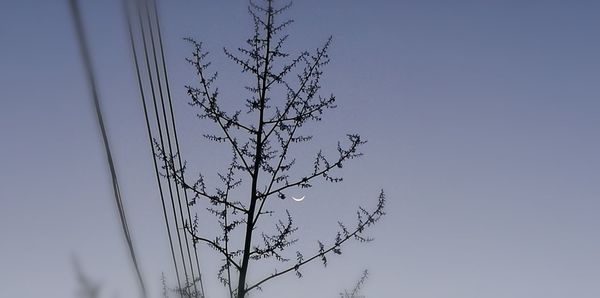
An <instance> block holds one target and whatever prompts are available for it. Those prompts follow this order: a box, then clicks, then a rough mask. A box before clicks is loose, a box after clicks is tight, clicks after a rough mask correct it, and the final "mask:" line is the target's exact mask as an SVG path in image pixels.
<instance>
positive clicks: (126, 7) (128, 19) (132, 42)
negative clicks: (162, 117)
mask: <svg viewBox="0 0 600 298" xmlns="http://www.w3.org/2000/svg"><path fill="white" fill-rule="evenodd" d="M122 2H123V7H124V11H125V17H126V22H127V29H128V33H129V41H130V46H131V52H132V54H133V60H134V64H135V69H136V75H137V81H138V87H139V92H140V99H141V102H142V106H143V110H144V119H145V122H146V129H147V133H148V139H149V144H150V148H151V152H152V160H153V164H154V172H155V175H156V181H157V185H158V190H159V193H160V200H161V204H162V211H163V216H164V221H165V226H166V230H167V235H168V239H169V246H170V250H171V256H172V259H173V266H174V268H175V275H176V278H177V284H178V286H179V287H180V288H181V287H182V284H181V278H180V272H179V267H178V264H177V258H176V256H175V249H174V245H173V239H172V236H171V227H170V224H169V217H168V214H167V208H166V203H165V197H164V191H163V188H162V183H161V179H160V171H159V168H158V164H157V161H156V151H155V149H154V145H153V142H154V137H153V135H152V128H151V125H150V120H149V115H148V107H147V104H146V96H145V92H144V86H143V83H142V76H141V70H140V63H139V58H138V55H137V49H136V45H135V38H134V36H133V28H132V27H133V26H132V22H131V16H130V14H131V12H130V10H129V5H128V1H127V0H123V1H122ZM140 30H143V28H140ZM142 34H143V32H142ZM143 42H144V47H145V40H143ZM146 62H148V60H147V59H146ZM150 84H151V85H152V78H151V77H150ZM152 93H154V89H152ZM159 125H160V124H159Z"/></svg>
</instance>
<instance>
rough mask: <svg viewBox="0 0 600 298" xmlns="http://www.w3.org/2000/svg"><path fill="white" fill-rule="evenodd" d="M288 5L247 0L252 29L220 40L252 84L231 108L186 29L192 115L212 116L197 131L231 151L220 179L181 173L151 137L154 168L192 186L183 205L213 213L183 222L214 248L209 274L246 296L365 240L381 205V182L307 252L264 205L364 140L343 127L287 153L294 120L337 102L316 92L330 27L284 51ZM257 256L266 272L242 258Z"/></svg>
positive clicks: (327, 176) (283, 215)
mask: <svg viewBox="0 0 600 298" xmlns="http://www.w3.org/2000/svg"><path fill="white" fill-rule="evenodd" d="M290 5H291V3H290V4H287V5H284V6H280V7H276V5H274V1H273V0H265V1H263V2H262V3H261V4H257V3H255V2H252V1H250V4H249V9H248V11H249V14H250V16H251V18H252V20H253V25H254V33H253V35H252V36H250V38H249V39H248V40H247V41H246V44H245V46H244V47H240V48H239V49H237V51H231V50H228V49H224V54H225V56H226V57H227V58H228V59H229V60H230V61H232V62H234V63H235V64H237V65H239V67H240V68H241V71H242V72H243V73H245V74H248V75H249V76H250V77H251V78H252V83H251V85H248V86H245V89H246V90H247V91H248V98H247V99H245V101H244V102H243V105H241V107H240V109H238V110H236V111H234V112H228V111H225V109H224V108H223V107H222V105H221V102H220V96H219V95H220V93H219V90H218V88H215V87H214V85H216V81H217V73H216V72H212V71H211V70H210V62H208V61H207V58H208V57H207V56H208V52H206V51H205V50H204V49H203V47H202V43H199V42H196V41H195V40H193V39H191V38H187V39H186V41H188V42H189V43H190V44H191V45H192V47H193V53H192V56H191V57H189V58H187V61H188V62H189V63H190V64H191V65H192V66H193V69H194V70H195V72H196V74H197V76H198V85H197V86H186V88H187V94H188V95H189V96H190V97H191V103H190V104H191V105H192V106H193V107H195V108H197V110H198V112H197V113H198V116H199V117H200V118H201V119H206V120H208V121H210V122H212V123H213V124H214V128H215V129H214V131H213V132H211V133H208V134H205V135H204V136H205V137H206V139H207V140H209V141H212V142H217V143H221V144H224V145H225V146H227V147H229V148H230V150H231V152H232V160H231V163H230V165H229V166H228V167H227V169H226V170H225V171H224V172H223V173H219V174H218V177H219V180H220V185H218V186H216V187H214V190H213V191H209V190H208V186H207V185H206V184H207V183H206V182H205V179H204V177H203V176H202V175H200V176H199V178H198V179H193V180H195V182H194V183H188V182H187V181H188V179H187V177H186V176H187V172H186V166H185V164H184V165H183V166H181V165H180V164H179V163H178V162H177V159H178V158H180V157H179V156H178V153H175V154H172V153H171V152H169V150H165V148H164V147H163V146H161V144H160V143H159V142H155V146H156V148H157V156H158V157H159V158H160V159H162V160H163V161H164V162H165V164H166V166H165V167H163V174H164V175H165V176H167V177H171V178H173V179H175V180H176V182H177V184H178V185H180V186H181V187H182V188H183V189H184V190H186V191H188V192H190V193H193V199H192V200H191V201H190V205H197V206H200V204H203V205H202V206H204V207H206V209H207V210H208V213H210V214H211V215H212V216H214V218H215V219H216V221H217V222H218V225H219V227H220V231H219V232H218V234H217V235H211V234H210V231H205V230H202V229H201V228H200V227H199V226H198V220H197V218H196V220H194V222H193V223H189V222H187V223H186V224H185V229H186V230H187V231H188V232H189V233H190V235H191V237H192V239H193V241H194V246H195V245H196V244H199V243H204V244H206V245H208V246H209V247H210V248H212V249H214V250H215V251H216V253H217V254H218V255H220V257H221V259H222V263H221V266H220V268H218V270H216V272H217V277H218V279H219V281H221V282H222V284H223V285H224V286H225V287H226V288H227V289H228V291H229V294H230V296H231V297H237V298H245V297H247V295H248V293H249V292H251V291H253V290H257V289H260V288H261V287H262V286H264V285H265V284H267V283H268V282H270V281H273V280H274V279H276V278H277V277H280V276H282V275H286V274H289V273H294V274H295V275H296V276H298V277H302V271H301V269H302V268H303V267H304V266H305V265H307V264H309V263H312V262H321V263H322V264H323V265H325V266H326V265H327V260H328V259H327V258H328V257H329V256H330V255H333V254H338V255H339V254H341V252H342V251H341V249H342V246H343V245H345V244H347V242H348V241H349V240H353V239H354V240H357V241H359V242H368V241H371V240H372V239H371V238H369V237H368V236H367V235H365V230H366V229H367V228H370V227H371V226H372V225H373V224H375V223H376V222H377V221H378V220H380V218H381V217H382V216H383V215H384V205H385V196H384V193H383V191H381V192H380V193H379V195H378V196H377V197H376V199H377V200H376V203H375V207H374V208H373V209H372V210H367V209H365V208H362V207H359V208H358V210H357V213H356V223H355V224H354V225H352V226H349V225H346V224H344V223H342V222H338V224H339V231H338V232H337V234H335V235H333V237H332V240H330V241H318V243H317V245H316V248H315V250H314V251H312V252H307V251H300V250H294V249H293V246H294V244H295V243H296V242H297V241H298V240H299V239H298V238H296V236H295V235H296V232H297V231H298V227H297V226H296V225H295V224H294V220H293V216H292V214H291V213H290V212H289V211H288V210H285V211H282V210H280V211H275V210H271V209H269V206H270V204H269V202H271V201H272V200H273V199H283V200H285V199H288V197H289V195H288V193H289V192H290V191H291V190H293V189H297V188H300V189H305V188H310V187H312V186H313V184H314V183H318V182H322V181H324V182H332V183H337V182H341V181H342V177H340V176H337V175H336V174H335V172H336V171H339V169H341V168H342V167H343V166H344V165H345V164H346V163H347V162H348V161H350V160H352V159H355V158H357V157H360V156H361V155H362V153H361V151H360V148H361V145H363V144H364V143H365V141H364V140H363V139H362V138H361V137H360V136H359V135H357V134H348V135H347V139H346V141H343V142H338V143H337V148H336V151H337V153H335V154H326V153H324V151H322V150H319V151H317V152H316V153H315V155H314V156H313V157H312V158H310V157H309V158H310V159H308V161H307V160H303V157H305V156H301V155H297V154H296V155H294V154H292V151H291V149H292V148H293V147H294V146H295V145H298V144H300V143H306V142H310V141H311V140H312V135H309V134H305V133H303V132H302V131H303V128H305V126H306V125H307V124H309V123H314V122H319V121H321V119H322V117H323V116H324V115H325V112H326V111H327V110H329V109H334V108H335V107H336V105H335V103H336V98H335V96H333V95H330V96H322V95H320V91H321V84H320V81H321V78H322V75H323V68H324V66H326V65H327V64H328V63H329V56H328V50H329V47H330V44H331V37H330V38H328V39H327V40H326V42H325V43H324V44H323V45H322V46H321V47H320V48H318V49H317V50H316V51H315V52H313V53H309V52H307V51H304V52H301V53H299V54H298V55H296V56H292V55H291V54H290V53H288V52H286V51H285V49H284V47H285V45H286V41H287V39H288V35H286V34H284V33H285V30H286V29H287V27H288V26H289V25H290V24H292V22H293V21H292V20H289V19H282V20H280V18H281V17H282V13H283V12H285V11H286V10H287V9H288V8H290ZM294 74H295V75H294ZM302 161H304V162H305V163H302ZM301 165H303V166H304V167H302V166H301ZM267 215H268V216H267ZM274 218H275V220H273V219H274ZM259 223H260V224H259ZM269 226H271V227H270V228H269ZM273 226H274V228H273ZM269 230H273V231H271V232H270V231H269ZM259 262H262V266H273V269H272V271H271V272H272V273H270V274H268V275H266V276H252V277H251V278H250V276H249V275H248V272H249V268H251V267H252V266H255V265H258V263H259ZM364 278H366V274H365V275H364V276H363V278H361V281H360V282H359V287H358V288H357V289H355V290H353V291H352V292H350V293H348V292H346V293H342V296H343V297H357V296H356V295H357V291H358V289H360V286H361V285H362V283H363V282H364ZM188 294H189V292H188ZM196 295H197V296H198V294H196Z"/></svg>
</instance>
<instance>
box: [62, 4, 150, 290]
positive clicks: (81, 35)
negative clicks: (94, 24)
mask: <svg viewBox="0 0 600 298" xmlns="http://www.w3.org/2000/svg"><path fill="white" fill-rule="evenodd" d="M69 4H70V5H69V6H70V8H71V16H72V17H73V21H74V24H75V30H76V33H77V41H78V43H79V50H80V52H81V57H82V59H83V64H84V68H85V73H86V78H87V81H88V84H89V87H90V92H91V95H92V101H93V104H94V109H95V112H96V119H97V120H98V125H99V126H100V132H101V134H102V141H103V144H104V151H105V153H106V161H107V163H108V166H109V169H110V173H111V178H112V186H113V194H114V197H115V203H116V205H117V210H118V212H119V218H120V220H121V227H122V228H123V234H124V235H125V239H126V241H127V246H128V248H129V254H130V257H131V261H132V263H133V267H134V268H135V272H136V275H137V279H138V283H139V287H140V292H141V296H142V297H143V298H145V297H147V292H146V286H145V284H144V280H143V278H142V273H141V270H140V266H139V263H138V260H137V257H136V254H135V250H134V248H133V241H132V240H131V233H130V230H129V225H128V224H127V217H126V215H125V208H124V206H123V199H122V197H121V190H120V189H119V182H118V179H117V173H116V169H115V166H114V161H113V158H112V153H111V150H110V145H109V141H108V135H107V133H106V127H105V125H104V117H103V116H102V110H101V108H100V100H99V96H98V90H97V87H96V79H95V77H94V72H93V67H92V61H91V58H90V53H89V49H88V46H87V40H86V38H85V32H84V29H83V22H82V20H81V13H80V10H79V5H78V2H77V0H70V1H69Z"/></svg>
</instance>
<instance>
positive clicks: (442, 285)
mask: <svg viewBox="0 0 600 298" xmlns="http://www.w3.org/2000/svg"><path fill="white" fill-rule="evenodd" d="M161 2H163V3H162V4H161V13H162V19H163V26H164V38H165V42H166V53H167V59H168V64H169V67H170V69H169V72H170V75H171V84H172V86H173V87H172V89H173V90H174V95H175V102H176V110H177V115H178V121H179V127H180V133H181V138H182V140H181V141H182V146H183V148H182V149H183V150H185V151H184V154H185V157H186V159H188V160H189V161H190V163H191V164H192V165H193V166H194V167H195V168H198V169H202V170H203V172H204V173H206V174H207V175H210V173H211V171H212V170H213V169H216V168H218V166H219V165H220V164H219V162H220V161H221V159H226V158H228V155H223V154H222V153H220V152H221V151H219V149H218V148H216V147H211V146H205V143H204V141H203V140H202V138H201V137H200V135H201V132H202V125H203V124H202V122H199V121H198V120H196V119H195V118H194V112H193V111H191V110H190V109H189V107H188V106H187V105H186V102H187V100H188V99H187V97H186V96H185V94H184V88H183V86H184V84H187V83H190V82H193V80H194V79H195V78H194V76H193V72H192V71H191V69H190V68H189V67H188V66H186V63H185V62H184V60H183V59H184V57H186V56H187V55H189V53H190V50H191V49H190V48H189V46H188V45H187V44H186V43H184V42H183V41H182V37H186V36H192V37H195V38H197V39H198V40H202V41H204V42H205V44H206V46H207V47H208V49H209V50H211V51H212V52H213V55H212V58H213V60H214V65H215V68H216V69H217V68H218V69H219V70H220V73H221V74H222V77H221V80H220V86H221V88H222V89H223V90H225V91H224V92H225V93H228V92H229V94H238V93H236V92H239V90H241V89H239V88H241V86H240V84H238V83H237V82H236V80H238V77H237V74H236V71H237V69H236V68H235V67H234V66H232V65H230V64H228V62H226V60H225V59H223V55H222V53H221V51H220V49H221V47H222V46H228V47H230V48H235V47H237V46H238V45H240V44H241V42H243V40H245V38H246V36H248V34H249V33H250V30H251V27H250V26H249V25H250V19H249V17H248V16H247V14H246V2H245V1H206V0H193V1H192V0H178V1H161ZM82 8H83V10H84V18H85V21H86V26H87V28H88V32H89V34H90V37H91V39H92V40H91V43H92V48H93V49H92V51H93V57H94V59H95V61H94V62H95V64H96V66H97V72H98V73H97V75H98V81H99V84H100V92H101V96H102V100H103V104H104V108H105V114H106V120H107V122H108V129H109V134H110V136H111V141H112V146H113V150H114V151H115V154H116V160H117V162H118V167H119V171H120V172H119V174H120V178H121V183H122V187H123V192H124V196H125V200H126V208H127V209H128V212H129V216H130V221H131V223H130V224H131V226H132V229H133V232H134V238H135V239H134V240H135V241H136V243H137V246H138V253H139V255H140V257H141V261H142V267H143V269H144V272H145V277H146V280H147V282H148V283H149V284H152V288H153V290H156V291H155V292H156V293H158V287H159V281H160V274H161V272H163V271H164V272H166V274H168V275H169V274H172V272H171V269H170V267H169V252H168V246H167V244H166V241H165V239H166V234H165V233H164V228H163V226H162V217H161V216H162V214H161V211H160V207H159V206H160V205H159V200H158V196H157V193H156V188H155V183H154V180H153V179H154V178H153V172H152V168H151V163H150V160H151V159H150V158H151V157H150V152H149V148H148V144H147V139H146V135H145V127H144V123H143V114H142V110H141V107H140V105H139V98H138V94H137V89H136V85H135V80H134V78H135V77H134V73H133V67H132V62H131V60H130V53H129V49H128V47H127V46H128V45H127V39H126V34H125V31H124V30H125V27H124V24H123V18H122V15H121V14H120V10H119V9H120V6H119V1H118V0H110V1H93V0H85V1H82ZM289 16H291V17H293V18H295V19H296V23H295V24H294V25H293V27H292V29H291V32H290V33H291V34H292V40H293V41H292V43H291V46H290V51H291V52H298V51H300V50H301V49H310V50H312V49H314V48H316V47H318V46H320V45H321V43H322V42H323V41H324V40H325V39H326V38H327V37H328V36H329V35H330V34H331V35H333V36H334V43H333V47H332V50H331V57H332V63H331V64H330V65H329V66H328V67H327V68H326V69H325V76H326V78H325V81H324V84H323V85H324V88H323V91H324V92H325V94H327V93H328V92H333V93H335V94H336V95H337V96H338V99H339V104H340V107H339V108H338V109H337V110H335V111H334V112H332V113H331V114H329V115H328V116H329V117H328V118H326V120H325V121H323V122H322V124H321V125H322V128H321V129H320V130H319V134H320V138H319V140H321V141H322V144H323V147H325V148H327V147H328V145H334V144H335V143H334V141H333V140H335V139H336V138H337V137H338V136H343V134H344V133H346V132H358V133H360V134H362V135H364V136H365V137H366V138H367V139H368V140H369V143H368V144H367V145H366V146H365V149H364V151H365V153H366V156H365V157H364V158H362V159H360V160H357V161H355V162H354V163H350V164H348V166H347V167H344V172H343V173H344V176H345V178H346V181H345V182H344V183H343V184H338V185H329V184H327V185H322V186H318V187H315V188H314V189H312V190H310V191H309V192H308V193H307V199H306V200H305V201H304V202H302V203H301V204H298V203H295V204H292V203H290V206H289V208H290V209H291V210H292V211H293V212H294V213H295V214H296V218H297V221H298V223H299V224H300V226H301V227H302V229H303V231H304V234H301V235H307V239H308V241H312V239H316V238H314V237H316V236H319V237H320V236H321V235H325V236H329V235H331V233H332V232H333V231H334V229H335V223H336V221H337V220H338V219H339V218H342V219H344V218H346V219H348V220H351V218H352V215H353V210H354V207H355V206H356V205H358V204H363V205H369V199H370V198H375V196H376V195H377V192H378V190H379V189H380V188H384V189H385V191H386V192H387V194H388V198H389V205H388V216H387V217H386V218H385V219H384V221H382V222H381V223H380V224H379V225H378V226H376V227H375V230H374V231H373V232H372V234H371V235H373V236H374V237H376V238H377V239H376V241H375V242H374V243H371V244H369V245H366V246H365V245H358V244H356V243H353V244H352V245H351V246H350V247H348V248H347V249H346V250H345V253H344V255H342V257H335V258H332V259H331V260H330V266H328V267H327V268H326V269H323V268H322V267H321V266H319V265H314V266H312V267H310V268H308V269H307V271H305V273H306V277H305V278H303V279H300V280H298V279H296V278H295V277H293V276H289V277H287V278H283V279H281V280H279V282H278V283H275V284H272V285H271V286H267V287H266V288H265V292H264V294H263V297H290V298H296V297H336V295H337V293H338V292H339V291H340V290H341V289H343V288H344V287H349V286H351V285H352V284H353V282H354V281H355V280H356V279H357V278H358V277H359V276H360V272H361V270H362V269H365V268H368V269H369V270H370V271H371V273H372V275H371V278H370V279H369V281H368V284H367V286H366V288H365V293H366V294H367V295H368V297H371V298H379V297H382V298H385V297H391V298H396V297H410V298H480V297H486V298H506V297H511V298H534V297H535V298H538V297H539V298H564V297H578V298H596V297H600V283H599V282H598V281H599V280H600V234H599V233H598V227H600V216H599V211H600V155H599V154H598V152H600V137H599V134H598V132H599V128H600V34H599V33H600V32H599V28H600V2H598V1H591V0H590V1H585V0H579V1H558V0H545V1H534V0H519V1H509V0H506V1H491V0H490V1H486V0H481V1H475V0H473V1H467V0H460V1H459V0H457V1H429V0H418V1H403V0H397V1H396V0H394V1H391V0H390V1H382V0H373V1H349V0H297V1H296V3H295V5H294V7H293V8H292V9H291V10H290V11H289ZM69 17H70V16H69V14H68V8H67V6H66V1H39V0H38V1H33V0H3V1H2V3H1V4H0V54H1V55H0V98H1V99H0V139H1V140H2V145H1V146H0V165H1V166H0V168H1V170H0V281H1V282H0V284H1V286H0V297H48V298H54V297H56V298H59V297H60V298H64V297H74V296H75V289H76V282H75V275H74V272H73V267H72V264H71V256H73V255H75V256H77V257H78V259H79V260H80V262H81V264H82V266H83V267H84V269H85V271H86V272H87V273H88V274H89V275H90V277H91V278H93V279H95V280H97V281H99V282H100V283H101V285H102V286H103V289H104V291H105V294H106V296H105V297H116V295H117V294H118V295H119V297H133V296H132V295H131V294H132V293H134V288H133V286H132V285H133V284H134V283H133V281H134V279H133V275H132V274H131V272H130V266H129V261H128V259H127V255H126V251H125V247H124V245H123V241H122V238H121V234H120V230H119V226H118V221H117V217H116V212H115V210H114V206H113V201H112V197H111V192H110V186H109V175H108V172H107V169H106V167H105V163H104V156H103V151H102V150H101V143H100V138H99V135H98V133H97V127H96V125H95V119H94V117H93V114H92V110H91V105H90V101H89V98H88V89H87V86H86V84H85V82H84V81H83V78H82V77H83V71H82V66H81V65H80V57H79V55H78V52H77V47H76V44H75V40H74V33H73V30H72V27H71V20H70V18H69ZM228 78H229V79H228ZM234 88H238V89H234ZM234 104H235V102H233V103H232V106H233V105H234ZM227 152H228V151H227ZM311 152H312V151H311ZM207 156H208V157H207ZM332 207H335V209H333V208H332ZM332 210H334V211H332ZM323 226H324V227H326V228H322V227H323ZM327 227H330V228H327ZM309 231H310V232H311V233H309ZM312 231H317V232H315V234H312ZM326 239H329V238H326ZM309 244H310V245H313V244H314V241H313V242H309ZM310 247H312V246H310ZM210 265H211V263H210V262H208V261H207V266H210ZM203 272H204V273H205V275H211V273H214V268H208V267H205V268H204V269H203ZM155 297H156V296H155Z"/></svg>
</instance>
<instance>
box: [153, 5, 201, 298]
mask: <svg viewBox="0 0 600 298" xmlns="http://www.w3.org/2000/svg"><path fill="white" fill-rule="evenodd" d="M150 1H152V2H153V8H154V13H155V21H156V28H157V35H158V42H159V48H160V56H161V61H162V71H163V75H164V78H165V87H166V93H167V98H168V102H169V110H170V114H171V122H172V127H173V137H174V141H175V148H176V152H177V153H178V154H177V160H178V164H179V169H183V163H182V161H181V155H182V154H181V149H180V147H179V138H178V136H177V126H176V122H175V113H174V110H173V100H172V97H171V89H170V86H169V78H168V72H167V66H166V59H165V53H164V46H163V40H162V31H161V27H160V16H159V15H158V8H157V1H156V0H150ZM182 174H183V173H182ZM181 179H182V180H183V181H184V177H183V175H182V177H181ZM182 191H183V193H184V197H185V203H186V209H187V217H188V218H187V219H188V223H189V224H191V221H192V216H191V212H190V201H189V197H188V194H187V191H186V189H185V188H183V187H182ZM180 207H181V205H180ZM182 218H183V215H182ZM186 241H187V237H186ZM186 245H187V243H186ZM188 253H189V247H188ZM194 257H195V261H196V272H197V273H198V281H199V283H200V289H201V294H202V296H204V285H203V282H202V274H201V272H200V262H199V259H198V251H197V250H196V247H195V244H194ZM190 259H191V257H190ZM190 262H191V260H190ZM192 268H193V267H192ZM192 274H193V271H192ZM194 282H195V280H194Z"/></svg>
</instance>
